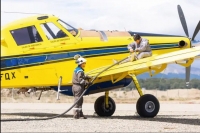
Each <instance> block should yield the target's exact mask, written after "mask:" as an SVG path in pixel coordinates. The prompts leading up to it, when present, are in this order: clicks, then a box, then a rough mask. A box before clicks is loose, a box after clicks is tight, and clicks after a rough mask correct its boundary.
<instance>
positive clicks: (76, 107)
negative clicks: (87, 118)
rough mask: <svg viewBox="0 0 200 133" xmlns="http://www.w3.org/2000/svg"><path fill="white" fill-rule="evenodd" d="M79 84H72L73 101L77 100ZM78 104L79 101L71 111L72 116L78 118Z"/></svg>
mask: <svg viewBox="0 0 200 133" xmlns="http://www.w3.org/2000/svg"><path fill="white" fill-rule="evenodd" d="M78 90H79V86H77V85H73V86H72V92H73V94H74V103H75V102H76V101H77V100H78V98H79V96H78V94H79V92H78ZM79 106H80V101H79V102H78V103H77V104H76V105H75V106H74V109H73V113H74V116H73V118H75V119H79V117H80V115H79Z"/></svg>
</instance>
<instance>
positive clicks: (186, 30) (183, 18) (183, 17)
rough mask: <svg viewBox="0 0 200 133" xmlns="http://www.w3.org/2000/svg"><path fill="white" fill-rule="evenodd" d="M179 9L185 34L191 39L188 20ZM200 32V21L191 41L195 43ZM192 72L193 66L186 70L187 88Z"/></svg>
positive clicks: (179, 8)
mask: <svg viewBox="0 0 200 133" xmlns="http://www.w3.org/2000/svg"><path fill="white" fill-rule="evenodd" d="M177 8H178V14H179V18H180V21H181V24H182V27H183V30H184V31H185V34H186V35H187V37H189V33H188V28H187V23H186V20H185V16H184V14H183V10H182V8H181V6H180V5H178V6H177ZM199 30H200V21H199V23H198V24H197V26H196V29H195V31H194V33H193V36H192V39H191V40H192V41H193V40H194V38H195V37H196V35H197V33H198V32H199ZM190 71H191V66H189V67H186V68H185V80H186V86H189V81H190Z"/></svg>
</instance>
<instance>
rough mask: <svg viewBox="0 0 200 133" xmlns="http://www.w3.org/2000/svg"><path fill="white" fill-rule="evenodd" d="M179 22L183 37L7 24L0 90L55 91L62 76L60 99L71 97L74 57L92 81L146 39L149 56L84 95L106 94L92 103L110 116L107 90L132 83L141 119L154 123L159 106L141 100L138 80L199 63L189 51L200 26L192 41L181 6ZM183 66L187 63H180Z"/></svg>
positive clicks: (40, 20)
mask: <svg viewBox="0 0 200 133" xmlns="http://www.w3.org/2000/svg"><path fill="white" fill-rule="evenodd" d="M178 11H179V16H180V20H181V23H182V25H183V28H184V30H185V32H186V35H187V37H185V36H177V35H165V34H152V33H138V32H131V31H129V32H126V31H95V30H82V29H76V28H74V27H72V26H71V25H69V24H67V23H66V22H64V21H63V20H61V19H60V18H58V17H56V16H54V15H37V16H32V17H28V18H24V19H21V20H17V21H14V22H12V23H10V24H7V25H5V26H3V27H2V29H1V88H13V87H14V88H20V87H41V86H43V87H44V86H48V87H49V86H50V87H52V88H54V89H55V90H56V91H57V89H58V87H57V84H58V80H59V78H60V77H61V76H62V86H61V90H65V91H62V92H61V93H63V94H66V95H69V96H72V95H73V94H72V88H71V87H72V83H71V80H72V74H73V71H74V69H75V67H76V64H75V60H74V56H75V55H77V54H79V55H81V56H83V57H84V58H86V59H87V61H88V62H87V66H86V70H85V71H86V73H87V74H88V75H90V76H95V75H96V74H98V73H99V72H100V71H101V70H103V69H104V68H105V67H107V66H109V65H111V64H113V59H116V60H121V59H123V58H125V57H127V56H128V55H129V53H128V50H127V45H128V44H130V43H131V42H133V37H132V36H133V34H135V33H138V34H140V35H141V36H142V37H144V38H147V39H148V40H149V42H150V45H151V48H152V50H153V56H151V57H148V58H144V59H140V60H136V61H134V62H128V63H124V64H120V65H116V66H114V67H112V68H110V69H109V70H107V71H105V72H104V73H102V74H101V75H99V77H98V78H97V79H96V80H95V82H94V84H93V85H92V86H90V87H89V88H88V90H87V92H86V93H85V95H89V94H94V93H99V92H105V96H101V97H99V98H98V99H97V100H96V102H95V107H94V108H95V111H96V113H97V114H98V115H99V116H112V115H113V113H114V112H115V108H116V105H115V102H114V100H113V99H112V98H111V97H109V93H108V92H109V90H112V89H116V88H120V87H125V86H127V85H129V84H130V83H131V82H132V81H133V82H134V83H135V85H136V88H137V90H138V92H139V94H140V96H141V97H140V98H139V100H138V102H137V104H136V108H137V112H138V114H139V115H140V116H142V117H154V116H156V115H157V113H158V112H159V108H160V105H159V101H158V100H157V98H156V97H154V96H153V95H150V94H145V95H143V94H142V91H141V88H140V86H139V83H138V80H137V78H136V76H137V75H139V74H142V73H145V72H149V73H150V75H151V76H154V75H156V74H158V73H160V72H162V71H163V70H164V69H165V68H166V67H167V64H169V63H176V64H179V65H182V66H184V67H187V69H186V73H187V74H186V75H187V79H186V80H187V82H188V81H189V72H190V65H191V63H192V62H193V60H194V59H195V58H199V55H200V47H199V46H197V47H192V44H191V40H194V38H195V36H196V34H197V33H198V31H199V27H200V23H198V25H197V28H196V30H195V32H194V35H193V37H192V39H191V40H190V38H189V37H188V36H189V35H188V31H187V26H186V21H185V18H184V15H183V12H182V9H181V7H180V6H178ZM183 61H184V62H185V61H186V63H184V62H183Z"/></svg>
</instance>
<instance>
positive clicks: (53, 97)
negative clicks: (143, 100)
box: [1, 89, 200, 103]
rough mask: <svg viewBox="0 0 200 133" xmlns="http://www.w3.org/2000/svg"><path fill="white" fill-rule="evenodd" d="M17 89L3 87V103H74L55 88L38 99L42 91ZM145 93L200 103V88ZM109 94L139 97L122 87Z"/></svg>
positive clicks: (89, 99) (123, 99) (90, 99)
mask: <svg viewBox="0 0 200 133" xmlns="http://www.w3.org/2000/svg"><path fill="white" fill-rule="evenodd" d="M17 91H18V90H17V89H13V92H12V89H1V102H2V103H72V102H73V97H71V96H65V95H62V94H60V100H57V92H56V91H54V90H49V91H44V92H43V93H42V97H41V99H40V100H38V97H39V94H40V91H36V92H35V93H33V92H32V93H30V94H28V93H25V94H17ZM143 93H144V94H153V95H154V96H156V97H157V98H158V99H159V101H162V102H170V103H171V102H178V103H200V90H198V89H173V90H167V91H159V90H143ZM101 95H104V93H97V94H92V95H86V96H84V102H85V103H94V102H95V100H96V99H97V98H98V97H99V96H101ZM109 96H110V97H112V98H113V99H114V100H115V102H116V103H136V102H137V99H138V98H139V94H138V92H137V90H135V89H134V90H132V91H121V90H120V89H117V90H114V91H110V92H109Z"/></svg>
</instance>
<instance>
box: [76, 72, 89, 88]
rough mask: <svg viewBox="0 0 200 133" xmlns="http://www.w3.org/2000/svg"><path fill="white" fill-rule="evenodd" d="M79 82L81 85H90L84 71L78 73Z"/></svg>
mask: <svg viewBox="0 0 200 133" xmlns="http://www.w3.org/2000/svg"><path fill="white" fill-rule="evenodd" d="M78 82H79V84H81V85H87V84H88V81H87V80H86V79H85V75H84V72H83V71H81V72H79V73H78Z"/></svg>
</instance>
